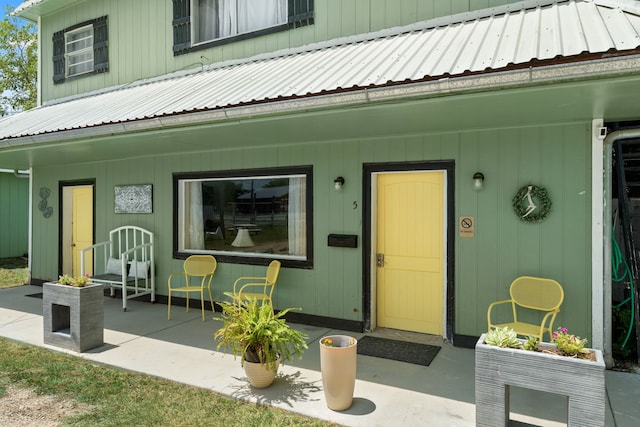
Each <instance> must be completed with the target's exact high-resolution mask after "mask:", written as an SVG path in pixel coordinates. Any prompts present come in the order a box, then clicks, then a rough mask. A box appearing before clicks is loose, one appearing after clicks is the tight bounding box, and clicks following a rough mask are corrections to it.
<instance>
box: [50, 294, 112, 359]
mask: <svg viewBox="0 0 640 427" xmlns="http://www.w3.org/2000/svg"><path fill="white" fill-rule="evenodd" d="M103 289H104V286H103V285H100V284H94V283H92V284H89V285H87V286H83V287H74V286H69V285H59V284H57V283H45V284H44V285H43V288H42V315H43V323H44V343H45V344H50V345H54V346H57V347H62V348H65V349H68V350H73V351H77V352H83V351H87V350H90V349H92V348H95V347H99V346H101V345H103V344H104V306H103V300H104V290H103Z"/></svg>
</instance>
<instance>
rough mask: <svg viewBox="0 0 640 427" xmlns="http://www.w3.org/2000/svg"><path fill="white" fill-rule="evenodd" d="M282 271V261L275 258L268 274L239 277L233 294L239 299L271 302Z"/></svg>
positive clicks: (268, 269) (234, 284) (234, 285)
mask: <svg viewBox="0 0 640 427" xmlns="http://www.w3.org/2000/svg"><path fill="white" fill-rule="evenodd" d="M279 273H280V261H276V260H273V261H271V263H269V267H267V275H266V276H260V277H250V276H245V277H239V278H237V279H236V281H235V282H234V283H233V295H234V297H235V298H237V299H238V300H239V301H250V300H257V301H261V302H262V303H263V304H264V303H265V301H268V302H269V303H271V297H272V296H273V290H274V288H275V287H276V281H277V280H278V274H279Z"/></svg>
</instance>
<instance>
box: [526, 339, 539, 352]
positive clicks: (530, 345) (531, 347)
mask: <svg viewBox="0 0 640 427" xmlns="http://www.w3.org/2000/svg"><path fill="white" fill-rule="evenodd" d="M522 348H523V349H524V350H528V351H539V350H540V341H538V337H532V336H531V335H529V336H528V337H527V339H526V340H525V341H524V342H523V343H522Z"/></svg>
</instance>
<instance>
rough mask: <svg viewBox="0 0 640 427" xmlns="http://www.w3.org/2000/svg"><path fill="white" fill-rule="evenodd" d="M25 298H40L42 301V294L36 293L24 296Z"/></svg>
mask: <svg viewBox="0 0 640 427" xmlns="http://www.w3.org/2000/svg"><path fill="white" fill-rule="evenodd" d="M25 297H31V298H40V299H42V292H38V293H35V294H27V295H25Z"/></svg>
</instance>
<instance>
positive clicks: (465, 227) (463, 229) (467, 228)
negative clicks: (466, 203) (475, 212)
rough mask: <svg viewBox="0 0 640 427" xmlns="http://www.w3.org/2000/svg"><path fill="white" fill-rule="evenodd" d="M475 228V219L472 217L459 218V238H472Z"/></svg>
mask: <svg viewBox="0 0 640 427" xmlns="http://www.w3.org/2000/svg"><path fill="white" fill-rule="evenodd" d="M474 228H475V219H474V218H473V217H472V216H461V217H460V220H459V221H458V230H459V233H460V237H473V236H474Z"/></svg>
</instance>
